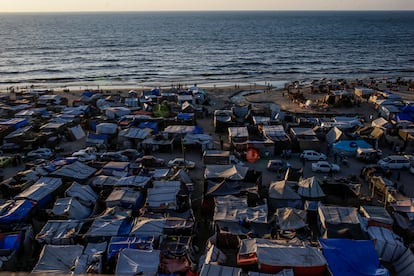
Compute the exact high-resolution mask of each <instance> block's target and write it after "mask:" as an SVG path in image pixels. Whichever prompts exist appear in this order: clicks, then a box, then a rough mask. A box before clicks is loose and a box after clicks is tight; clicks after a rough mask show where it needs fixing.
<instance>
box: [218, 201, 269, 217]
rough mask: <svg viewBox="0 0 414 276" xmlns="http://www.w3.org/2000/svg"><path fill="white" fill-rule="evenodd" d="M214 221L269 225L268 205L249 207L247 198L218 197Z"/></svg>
mask: <svg viewBox="0 0 414 276" xmlns="http://www.w3.org/2000/svg"><path fill="white" fill-rule="evenodd" d="M215 203H216V204H215V205H216V206H215V210H214V217H213V220H214V221H233V222H240V221H247V222H250V223H267V205H266V204H264V205H258V206H256V207H249V206H248V204H247V198H238V197H235V196H230V195H229V196H218V197H216V198H215Z"/></svg>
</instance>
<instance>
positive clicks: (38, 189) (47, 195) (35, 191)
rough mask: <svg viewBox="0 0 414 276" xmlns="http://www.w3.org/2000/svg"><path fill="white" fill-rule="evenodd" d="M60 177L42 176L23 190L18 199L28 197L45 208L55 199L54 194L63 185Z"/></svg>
mask: <svg viewBox="0 0 414 276" xmlns="http://www.w3.org/2000/svg"><path fill="white" fill-rule="evenodd" d="M62 184H63V183H62V180H61V179H60V178H52V177H42V178H40V179H39V180H38V181H36V183H35V184H33V185H32V186H30V187H29V188H27V189H26V190H24V191H23V192H21V193H20V194H18V195H17V196H16V199H28V200H32V201H34V202H36V203H37V206H38V207H39V208H43V207H44V206H46V205H47V204H48V203H49V202H51V201H52V199H53V194H54V193H55V191H56V190H57V189H59V188H60V187H61V186H62Z"/></svg>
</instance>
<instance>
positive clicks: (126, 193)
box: [105, 187, 144, 210]
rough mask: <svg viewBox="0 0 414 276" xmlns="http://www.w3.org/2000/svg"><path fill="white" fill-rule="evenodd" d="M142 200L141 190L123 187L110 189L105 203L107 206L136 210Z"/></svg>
mask: <svg viewBox="0 0 414 276" xmlns="http://www.w3.org/2000/svg"><path fill="white" fill-rule="evenodd" d="M143 201H144V195H143V193H142V192H141V191H135V190H133V189H131V188H126V187H124V188H116V189H114V190H112V192H111V193H110V195H109V196H108V197H107V199H106V200H105V203H106V206H107V207H114V206H120V207H123V208H126V209H132V210H138V209H139V208H140V207H141V206H142V204H143Z"/></svg>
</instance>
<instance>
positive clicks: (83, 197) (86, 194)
mask: <svg viewBox="0 0 414 276" xmlns="http://www.w3.org/2000/svg"><path fill="white" fill-rule="evenodd" d="M65 195H66V196H67V197H71V198H75V199H77V200H78V201H79V202H80V203H82V204H83V205H85V206H87V207H92V206H94V205H95V204H96V201H97V200H98V195H97V194H96V193H95V192H94V191H93V190H92V188H91V187H90V186H89V185H81V184H79V183H77V182H73V183H72V185H71V186H70V187H69V188H68V189H67V190H66V192H65Z"/></svg>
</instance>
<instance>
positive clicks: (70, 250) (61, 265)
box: [32, 245, 83, 275]
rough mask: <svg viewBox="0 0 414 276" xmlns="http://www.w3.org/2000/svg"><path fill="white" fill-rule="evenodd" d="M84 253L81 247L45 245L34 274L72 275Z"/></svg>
mask: <svg viewBox="0 0 414 276" xmlns="http://www.w3.org/2000/svg"><path fill="white" fill-rule="evenodd" d="M82 251H83V246H81V245H45V246H44V247H43V249H42V252H41V253H40V258H39V261H38V262H37V264H36V266H35V267H34V268H33V271H32V273H51V274H55V275H59V274H61V275H62V274H71V273H72V267H73V265H74V263H75V260H76V258H77V257H78V256H80V255H81V254H82Z"/></svg>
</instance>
